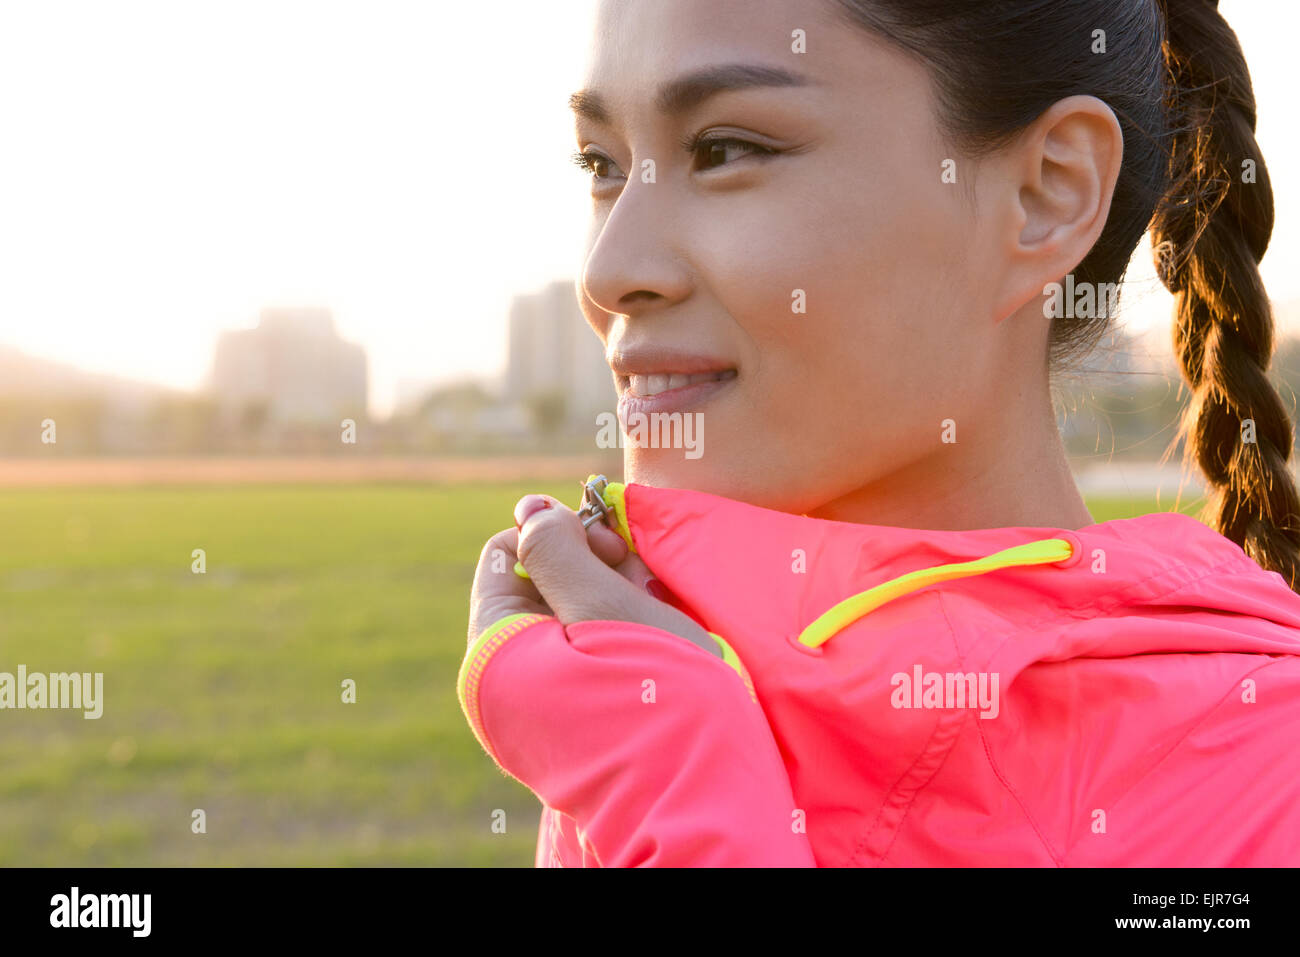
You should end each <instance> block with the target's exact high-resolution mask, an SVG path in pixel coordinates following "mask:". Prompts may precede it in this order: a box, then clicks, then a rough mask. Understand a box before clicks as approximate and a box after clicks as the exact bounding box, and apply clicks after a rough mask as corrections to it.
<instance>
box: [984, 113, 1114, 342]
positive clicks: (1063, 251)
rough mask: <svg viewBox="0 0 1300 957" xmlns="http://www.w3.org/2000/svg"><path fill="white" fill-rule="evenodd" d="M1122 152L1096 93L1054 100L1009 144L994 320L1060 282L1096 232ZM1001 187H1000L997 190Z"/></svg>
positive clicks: (1107, 208)
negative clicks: (1002, 267)
mask: <svg viewBox="0 0 1300 957" xmlns="http://www.w3.org/2000/svg"><path fill="white" fill-rule="evenodd" d="M1123 156H1124V134H1123V132H1122V131H1121V130H1120V126H1119V120H1117V119H1116V118H1115V114H1114V113H1113V112H1112V111H1111V109H1110V107H1109V106H1107V105H1106V104H1105V103H1103V102H1102V101H1101V100H1099V99H1097V98H1096V97H1095V96H1071V97H1066V98H1065V99H1063V100H1060V101H1058V102H1056V103H1054V104H1053V105H1052V106H1051V107H1050V108H1049V109H1048V110H1047V111H1045V112H1044V113H1043V115H1042V116H1040V117H1039V118H1038V119H1037V120H1035V121H1034V122H1033V123H1032V124H1031V125H1030V126H1029V127H1028V128H1027V129H1025V130H1024V131H1023V132H1022V133H1021V134H1020V135H1019V136H1018V137H1017V138H1016V140H1015V141H1014V142H1013V143H1012V145H1011V146H1009V147H1007V149H1006V152H1005V154H1004V156H1003V162H1004V164H1005V172H1006V178H1005V179H1004V180H1003V181H1002V182H1001V183H1000V184H999V185H1000V193H1001V195H999V197H998V203H999V205H1001V207H1002V209H1003V210H1004V211H1005V213H1006V215H1005V216H1001V217H999V221H998V223H997V228H998V232H999V235H998V237H997V243H998V245H999V246H1000V247H1001V248H1002V250H1003V254H1004V262H1005V264H1006V270H1005V273H1004V276H1005V281H1004V283H1003V289H1002V290H1001V292H1000V295H999V298H998V301H997V304H996V307H997V312H996V313H995V315H996V318H997V319H998V321H1001V320H1002V319H1004V318H1006V317H1007V316H1009V315H1011V314H1013V313H1014V312H1016V311H1017V310H1018V309H1020V307H1021V306H1023V305H1024V304H1025V303H1026V302H1029V301H1030V300H1032V299H1035V298H1037V299H1039V300H1041V299H1042V297H1043V287H1044V286H1046V285H1047V284H1048V283H1052V282H1059V281H1060V280H1062V279H1063V278H1064V276H1065V274H1066V273H1068V272H1070V270H1072V269H1074V268H1075V267H1076V266H1078V265H1079V263H1081V262H1082V261H1083V259H1084V257H1085V256H1087V254H1088V251H1089V250H1090V249H1092V247H1093V244H1094V243H1096V241H1097V237H1098V236H1100V235H1101V231H1102V228H1103V227H1104V226H1105V225H1106V217H1107V216H1108V215H1109V213H1110V202H1111V197H1112V196H1113V194H1114V192H1115V181H1116V180H1117V179H1118V178H1119V169H1120V163H1121V161H1122V159H1123ZM1002 187H1005V189H1004V190H1003V189H1001V188H1002Z"/></svg>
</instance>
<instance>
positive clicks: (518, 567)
mask: <svg viewBox="0 0 1300 957" xmlns="http://www.w3.org/2000/svg"><path fill="white" fill-rule="evenodd" d="M515 574H516V575H518V576H519V577H520V578H528V579H531V578H532V577H533V576H532V575H530V574H528V572H527V571H526V570H525V569H524V563H523V562H515Z"/></svg>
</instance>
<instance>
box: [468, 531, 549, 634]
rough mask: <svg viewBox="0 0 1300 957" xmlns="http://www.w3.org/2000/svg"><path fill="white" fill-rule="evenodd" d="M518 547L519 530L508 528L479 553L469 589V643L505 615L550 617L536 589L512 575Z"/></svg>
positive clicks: (522, 579)
mask: <svg viewBox="0 0 1300 957" xmlns="http://www.w3.org/2000/svg"><path fill="white" fill-rule="evenodd" d="M518 544H519V530H518V529H515V528H508V529H505V530H503V531H500V532H497V534H495V535H493V536H492V537H491V538H490V539H488V541H487V543H486V544H485V545H484V546H483V550H482V552H481V553H480V554H479V561H478V567H477V568H476V569H475V572H474V584H473V586H472V587H471V589H470V621H469V638H470V641H473V640H474V639H475V638H477V637H478V635H479V634H480V633H481V632H482V630H483V629H484V628H486V627H487V626H488V625H490V624H492V622H494V621H498V620H499V619H501V618H504V617H505V616H506V615H511V614H516V613H521V612H524V613H534V614H541V615H550V614H552V611H551V609H550V608H549V607H548V606H547V604H546V602H545V600H544V599H543V598H542V595H541V592H539V591H538V590H537V586H536V585H534V584H533V583H532V582H531V581H529V580H528V579H526V578H520V577H519V576H518V575H516V574H515V572H514V566H515V562H516V561H518Z"/></svg>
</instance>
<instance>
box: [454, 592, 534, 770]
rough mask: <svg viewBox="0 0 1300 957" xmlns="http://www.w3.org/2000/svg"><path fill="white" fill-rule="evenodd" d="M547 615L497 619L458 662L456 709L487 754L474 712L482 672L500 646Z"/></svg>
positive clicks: (477, 713) (529, 613)
mask: <svg viewBox="0 0 1300 957" xmlns="http://www.w3.org/2000/svg"><path fill="white" fill-rule="evenodd" d="M549 617H550V616H549V615H538V614H533V613H531V612H519V613H517V614H514V615H506V616H505V617H504V618H498V619H497V620H496V621H494V622H492V624H490V625H488V626H487V627H486V628H484V629H483V633H482V634H480V635H479V636H478V637H477V638H475V639H474V642H473V643H472V644H471V645H470V646H469V650H468V651H466V652H465V659H464V660H463V661H462V662H461V663H460V673H459V674H458V675H457V676H456V697H457V698H458V699H459V700H460V709H461V711H463V712H464V713H465V719H466V720H467V721H469V724H470V727H471V728H472V729H473V731H474V736H475V737H477V738H478V739H479V742H480V743H481V744H482V745H483V747H484V748H487V749H488V751H489V752H490V751H491V750H492V749H491V748H490V747H489V746H488V741H487V733H486V731H485V730H484V728H483V722H482V720H481V718H480V716H479V710H478V684H479V680H480V679H481V678H482V676H483V669H484V668H486V667H487V663H488V662H489V661H490V660H491V658H492V656H493V655H494V654H496V653H497V651H498V650H499V649H500V648H501V646H502V645H504V644H505V643H506V641H507V640H508V639H510V638H511V637H513V636H514V635H517V634H519V632H521V631H523V630H524V629H525V628H528V627H530V626H532V625H534V624H536V623H537V622H539V621H546V620H547V619H548V618H549Z"/></svg>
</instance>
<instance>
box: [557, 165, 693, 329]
mask: <svg viewBox="0 0 1300 957" xmlns="http://www.w3.org/2000/svg"><path fill="white" fill-rule="evenodd" d="M671 190H672V187H671V186H669V185H667V184H666V183H661V182H644V181H643V179H642V174H641V173H639V172H638V173H633V174H632V175H630V176H629V177H628V182H627V185H626V186H624V187H623V191H622V192H621V193H620V194H619V197H618V199H617V200H616V201H615V202H614V205H613V207H612V208H611V209H610V211H609V215H608V216H606V217H605V220H604V222H603V223H601V224H600V226H599V232H598V233H597V235H596V240H595V243H594V245H593V246H592V247H591V250H590V252H589V253H588V254H587V260H586V263H585V264H584V265H583V269H582V280H581V285H582V293H583V294H584V295H585V296H586V298H587V299H589V300H590V301H591V302H592V303H593V304H594V305H595V306H596V307H597V308H598V309H600V310H601V311H602V312H606V313H609V314H611V315H626V316H631V315H634V314H636V313H638V312H647V311H654V310H657V309H662V308H665V307H667V306H670V305H672V304H673V303H676V302H680V301H681V300H682V299H684V298H686V296H688V295H689V294H690V289H691V271H690V266H689V260H688V258H687V254H686V251H687V250H686V242H685V236H684V234H683V231H682V223H681V216H680V213H681V211H680V208H679V206H678V205H677V204H675V203H674V202H673V199H672V196H671Z"/></svg>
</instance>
